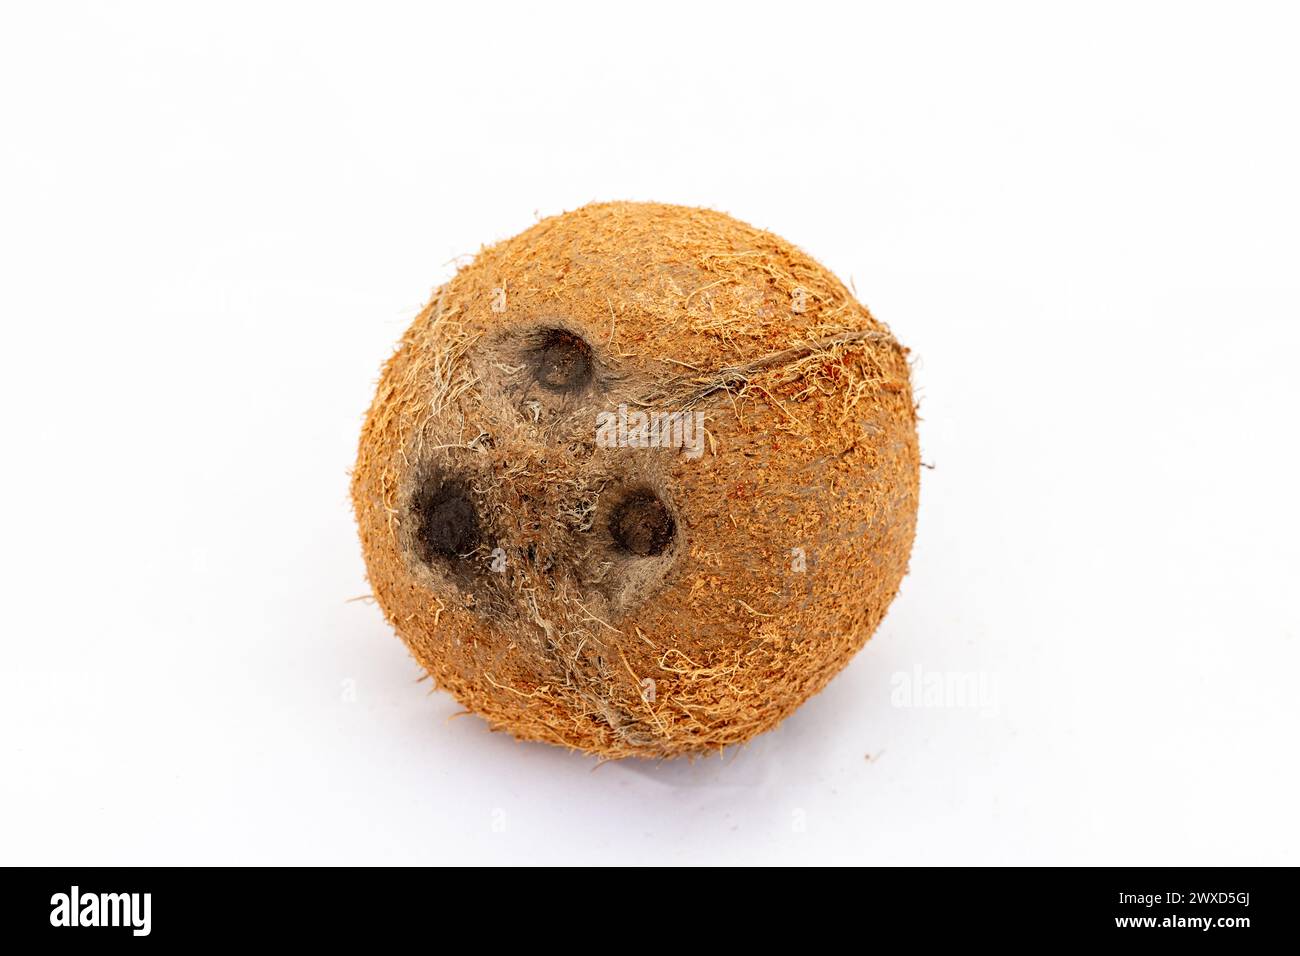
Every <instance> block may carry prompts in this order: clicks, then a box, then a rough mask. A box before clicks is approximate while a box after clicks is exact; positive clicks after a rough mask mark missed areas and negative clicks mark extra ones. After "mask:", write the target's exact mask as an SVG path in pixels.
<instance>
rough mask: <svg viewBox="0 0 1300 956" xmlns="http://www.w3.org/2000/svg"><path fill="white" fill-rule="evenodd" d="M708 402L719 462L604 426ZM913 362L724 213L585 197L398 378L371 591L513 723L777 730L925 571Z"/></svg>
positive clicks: (469, 296) (604, 740)
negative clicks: (643, 442) (614, 416)
mask: <svg viewBox="0 0 1300 956" xmlns="http://www.w3.org/2000/svg"><path fill="white" fill-rule="evenodd" d="M620 404H625V405H626V406H627V407H628V408H629V409H631V410H632V412H633V413H635V411H636V410H637V409H638V408H641V409H646V410H650V411H663V412H674V411H682V410H689V411H702V412H703V413H704V416H705V418H704V425H705V428H706V430H707V435H706V440H705V441H704V442H703V454H702V455H699V456H698V457H692V456H690V455H688V454H687V453H686V452H685V450H684V449H682V448H679V447H669V448H664V447H658V448H637V447H612V448H611V447H601V445H600V444H598V442H597V441H596V431H597V416H598V415H599V414H600V413H601V412H611V411H616V410H617V409H618V407H619V406H620ZM918 468H919V458H918V451H917V439H916V416H915V407H914V405H913V401H912V393H911V389H910V386H909V379H908V363H907V355H906V350H904V349H903V348H901V347H900V346H899V344H898V343H897V342H896V341H895V340H894V338H893V336H892V335H891V334H890V332H889V330H888V329H887V328H886V327H885V326H884V325H882V324H881V323H879V322H877V321H876V320H875V319H874V318H873V317H872V316H871V315H870V313H869V312H868V311H867V310H866V309H865V308H864V307H863V306H861V305H860V304H858V302H857V301H855V299H854V298H853V296H852V295H850V293H849V292H848V290H847V289H845V287H844V286H843V285H842V284H841V283H840V282H839V281H838V280H837V279H836V278H835V277H834V276H832V275H831V274H830V273H829V272H827V271H826V270H825V269H823V268H822V267H821V266H820V265H818V264H817V263H816V262H814V261H813V260H812V259H810V258H809V257H808V256H806V255H804V254H803V253H802V252H800V251H799V250H798V249H796V248H794V247H792V246H791V245H789V244H788V243H786V242H784V241H783V240H781V239H780V238H778V237H776V236H774V235H772V234H771V233H767V232H763V231H761V230H758V229H754V228H753V227H750V226H747V225H745V224H744V223H741V222H738V221H736V220H734V219H732V218H730V217H728V216H725V215H722V214H720V213H716V212H710V211H707V210H701V209H690V208H685V207H679V206H664V205H656V204H640V203H605V204H599V205H592V206H587V207H584V208H582V209H579V210H576V211H574V212H571V213H567V214H565V215H562V216H557V217H553V218H550V219H546V220H543V221H542V222H539V223H538V224H537V225H535V226H533V227H532V228H531V229H529V230H527V231H526V232H524V233H522V234H520V235H518V236H516V237H515V238H513V239H509V240H507V241H505V242H502V243H500V244H498V245H495V246H493V247H491V248H488V249H485V250H484V251H483V252H482V253H480V254H479V256H478V257H477V258H476V259H475V260H474V262H473V263H472V264H471V265H469V266H468V267H466V268H464V269H462V270H461V271H460V272H459V273H458V274H457V275H456V277H455V278H454V279H452V280H451V281H450V282H449V283H447V285H445V286H444V287H443V288H441V289H439V290H438V291H437V292H436V293H435V295H434V298H433V301H432V302H430V303H429V305H428V306H427V307H426V308H425V309H424V310H423V311H422V312H421V313H420V315H419V316H418V317H417V318H416V320H415V322H414V323H413V324H412V325H411V327H410V328H409V329H408V330H407V332H406V334H405V336H404V337H403V339H402V342H401V344H400V345H399V347H398V349H397V352H396V353H395V354H394V355H393V357H392V358H391V359H390V360H389V361H388V363H387V365H386V366H385V367H384V371H383V375H382V378H381V380H380V382H379V387H378V391H377V394H376V396H375V400H374V403H373V405H372V406H371V409H370V412H369V414H368V416H367V418H366V423H365V427H364V430H363V432H362V435H361V444H360V451H359V454H358V457H357V465H356V469H355V472H354V474H353V481H352V496H353V501H354V505H355V508H356V516H357V521H358V524H359V527H360V533H361V541H362V546H363V549H364V552H365V558H366V565H367V569H368V574H369V578H370V583H371V587H372V589H373V592H374V595H375V597H376V598H377V600H378V601H379V604H380V605H381V607H382V608H383V611H384V614H385V615H386V616H387V618H388V620H389V622H390V623H391V624H392V626H393V627H394V628H395V629H396V630H397V632H398V634H399V635H400V636H401V637H402V639H403V640H404V641H405V642H406V644H407V646H408V647H409V648H410V650H411V652H412V654H414V656H415V657H416V659H417V660H418V661H419V662H420V663H421V664H422V665H423V666H424V667H425V668H426V669H427V670H428V672H429V673H430V674H431V675H432V676H433V678H434V680H435V681H436V682H437V685H438V686H439V687H441V688H445V689H446V690H448V691H450V692H451V693H452V694H454V695H455V696H456V698H457V699H458V700H459V701H460V702H461V703H462V704H463V705H464V706H465V707H466V708H468V709H469V710H471V711H473V712H474V713H477V714H480V715H482V716H483V717H484V718H486V719H487V720H488V721H489V723H490V724H491V725H492V727H494V728H496V729H501V730H506V731H509V732H510V733H512V734H514V735H515V736H516V737H519V738H521V739H526V740H544V741H548V742H551V743H555V744H561V745H564V746H568V747H575V748H580V749H582V750H585V751H588V752H591V753H597V754H601V755H605V756H611V757H621V756H629V755H640V756H653V757H658V756H671V755H675V754H683V753H697V752H701V751H705V750H710V749H715V750H716V749H718V748H721V747H723V746H725V745H728V744H733V743H738V742H741V741H744V740H747V739H749V738H750V737H752V736H753V735H755V734H757V733H760V732H762V731H764V730H767V729H769V728H771V727H773V726H775V725H776V724H777V723H779V722H780V721H781V720H782V719H783V718H784V717H786V716H787V715H789V714H790V713H791V712H792V711H793V710H794V709H795V708H796V707H797V706H799V704H800V703H801V702H803V701H804V700H806V699H807V698H808V697H809V696H810V695H812V694H814V693H816V692H817V691H819V690H820V689H821V688H822V687H823V686H825V684H826V683H827V681H829V680H830V679H831V678H832V677H833V676H834V675H835V674H836V673H837V672H838V671H839V670H840V669H841V668H842V667H844V665H845V664H846V663H847V662H848V660H849V659H850V658H851V657H852V655H853V654H854V653H855V652H856V651H857V650H858V649H859V648H860V647H861V646H862V645H863V644H864V643H865V642H866V640H867V639H868V637H870V636H871V634H872V632H873V631H874V630H875V629H876V626H877V625H878V624H879V623H880V620H881V618H882V617H883V616H884V614H885V611H886V609H887V608H888V607H889V603H890V601H891V600H892V599H893V597H894V594H895V593H896V592H897V590H898V586H899V583H900V581H901V580H902V578H903V575H904V574H905V573H906V568H907V560H908V554H909V552H910V549H911V545H912V538H913V533H914V530H915V523H916V509H917V492H918Z"/></svg>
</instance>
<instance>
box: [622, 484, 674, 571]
mask: <svg viewBox="0 0 1300 956" xmlns="http://www.w3.org/2000/svg"><path fill="white" fill-rule="evenodd" d="M609 533H610V536H611V537H612V538H613V539H614V544H615V545H616V546H617V547H618V549H619V550H620V551H625V552H627V553H628V554H634V555H636V556H637V557H641V558H650V557H654V556H655V555H657V554H663V553H664V551H665V550H667V548H668V545H670V544H672V541H673V536H674V535H675V534H676V533H677V522H675V521H674V520H673V516H672V515H671V514H670V513H669V511H668V508H667V506H665V505H664V503H663V502H662V501H660V500H659V499H658V498H657V497H656V496H655V495H654V494H652V493H651V492H648V491H638V492H636V493H635V494H633V495H630V496H629V497H628V498H626V499H625V500H624V501H622V502H621V503H620V504H619V505H618V507H617V508H615V509H614V511H613V513H612V514H610V516H609Z"/></svg>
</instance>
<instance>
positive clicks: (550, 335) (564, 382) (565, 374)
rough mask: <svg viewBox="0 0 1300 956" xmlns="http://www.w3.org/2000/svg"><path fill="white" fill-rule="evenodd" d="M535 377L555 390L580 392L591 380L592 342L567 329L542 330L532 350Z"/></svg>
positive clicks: (542, 384)
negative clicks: (587, 341) (589, 342)
mask: <svg viewBox="0 0 1300 956" xmlns="http://www.w3.org/2000/svg"><path fill="white" fill-rule="evenodd" d="M532 363H533V377H534V378H535V379H536V381H537V384H539V385H541V386H542V388H545V389H547V390H548V391H552V392H560V393H571V392H580V391H582V390H583V389H584V388H586V387H587V386H588V385H589V384H591V380H592V378H593V374H592V365H593V361H592V353H591V346H590V345H588V344H587V343H586V342H585V341H584V340H583V339H582V338H581V337H580V336H577V335H574V334H573V333H572V332H566V331H565V330H564V329H547V330H545V331H544V332H542V334H541V337H540V338H539V339H538V341H537V344H536V345H535V346H534V347H533V351H532Z"/></svg>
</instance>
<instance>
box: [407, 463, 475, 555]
mask: <svg viewBox="0 0 1300 956" xmlns="http://www.w3.org/2000/svg"><path fill="white" fill-rule="evenodd" d="M414 511H415V514H416V518H417V520H418V521H419V529H418V530H417V531H416V539H417V540H418V541H419V544H420V551H421V554H422V555H423V557H424V560H426V561H432V560H433V558H434V557H440V558H463V557H465V556H467V555H469V554H470V553H472V552H473V551H474V550H475V549H476V548H478V546H479V544H480V543H481V541H482V535H481V533H480V530H479V521H478V509H477V508H475V507H474V500H473V499H472V498H471V497H470V494H469V488H468V487H466V485H465V484H464V483H462V482H457V481H435V482H431V483H429V484H427V485H426V486H425V487H423V488H421V489H420V491H419V492H418V493H417V494H416V496H415V502H414Z"/></svg>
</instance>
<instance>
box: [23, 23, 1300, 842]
mask: <svg viewBox="0 0 1300 956" xmlns="http://www.w3.org/2000/svg"><path fill="white" fill-rule="evenodd" d="M1048 7H1049V5H1043V4H1024V5H1017V6H1004V5H997V6H993V7H989V6H986V5H971V4H963V5H956V4H953V5H943V6H931V5H916V4H897V5H889V6H884V7H871V8H870V9H867V10H865V11H864V10H862V9H860V8H859V5H857V4H847V3H833V4H829V5H820V4H813V3H798V4H788V3H785V4H775V5H761V4H756V3H744V4H740V5H736V6H734V7H730V8H724V7H721V6H715V5H711V4H704V3H688V4H682V5H674V4H663V3H654V4H642V5H638V6H635V7H633V6H629V5H615V4H598V5H593V6H590V7H569V6H565V5H562V4H535V5H530V6H528V7H520V8H497V7H491V6H488V5H480V4H440V5H436V9H435V5H431V4H424V5H421V6H420V7H409V8H408V7H400V8H399V7H390V6H387V5H382V4H380V5H376V4H372V3H365V4H360V3H359V4H355V5H351V6H331V5H321V4H309V5H302V6H296V5H295V6H289V5H279V4H253V5H246V6H245V5H237V4H228V3H226V4H212V5H210V6H209V7H208V9H207V11H206V12H202V13H200V12H195V11H193V10H189V11H184V10H180V9H176V8H175V7H174V5H169V4H158V5H156V6H140V5H127V6H120V7H117V8H110V7H107V6H103V7H100V6H97V5H90V4H87V5H84V6H73V5H65V4H39V5H38V4H27V5H24V6H23V7H21V8H18V7H16V5H8V6H6V8H5V13H4V14H3V17H2V23H0V109H2V111H3V112H2V114H0V200H2V203H0V276H2V279H0V283H2V285H0V328H3V350H2V352H0V361H2V362H3V366H2V367H0V390H2V394H0V398H2V399H3V409H4V412H3V414H4V433H3V445H0V447H2V448H3V450H4V451H3V453H4V462H3V465H4V467H3V471H2V472H0V492H2V493H3V502H4V529H3V542H4V548H3V567H2V568H0V572H2V575H0V580H2V581H3V587H4V594H3V605H2V611H0V613H2V614H3V617H2V618H0V634H2V635H3V650H2V653H0V668H3V670H2V683H0V862H3V863H42V864H91V863H95V864H109V863H244V862H253V863H263V862H267V863H270V862H276V863H344V862H407V863H451V862H481V863H496V862H520V863H538V862H619V863H637V862H649V863H661V862H662V863H667V862H678V863H701V862H736V863H758V862H778V861H790V862H808V863H812V862H818V863H821V862H855V863H894V864H932V863H995V864H996V863H1020V862H1038V863H1117V864H1130V863H1144V864H1191V863H1206V864H1226V863H1291V864H1295V863H1300V836H1298V829H1297V826H1296V823H1295V814H1294V811H1295V806H1296V802H1297V798H1298V797H1300V794H1298V793H1297V789H1298V788H1297V783H1298V780H1300V771H1297V765H1296V757H1297V746H1296V733H1297V730H1298V729H1300V706H1298V705H1297V694H1296V674H1297V666H1298V665H1300V649H1298V645H1297V611H1296V598H1295V594H1296V580H1297V571H1298V570H1300V546H1298V545H1297V539H1298V537H1300V522H1298V521H1297V517H1298V509H1297V506H1296V498H1295V495H1296V489H1297V478H1298V477H1300V476H1298V475H1297V470H1298V469H1297V452H1296V435H1297V428H1296V421H1295V415H1296V412H1297V410H1298V409H1300V387H1298V386H1297V383H1296V378H1297V364H1298V363H1300V354H1298V353H1300V280H1298V279H1297V264H1298V263H1300V188H1298V187H1297V179H1298V176H1297V170H1298V169H1300V134H1298V133H1297V129H1298V126H1297V122H1296V100H1295V97H1296V91H1297V89H1300V66H1297V62H1298V61H1297V58H1296V56H1295V40H1296V35H1297V23H1296V22H1295V20H1294V19H1293V17H1294V14H1293V13H1291V14H1288V13H1287V12H1286V8H1284V7H1282V6H1278V7H1275V8H1270V7H1264V6H1257V5H1249V6H1247V5H1243V4H1235V3H1233V4H1230V3H1224V4H1220V5H1217V6H1198V5H1192V4H1170V5H1168V6H1154V5H1148V4H1127V3H1126V4H1117V5H1113V6H1112V5H1104V4H1077V5H1073V9H1067V8H1066V7H1065V6H1064V5H1055V4H1053V5H1050V9H1049V8H1048ZM604 199H638V200H658V201H664V202H676V203H684V204H692V205H707V206H712V207H714V208H718V209H721V210H724V211H727V212H730V213H732V214H733V215H736V216H738V217H740V218H742V219H745V220H746V221H749V222H753V223H754V224H756V225H759V226H762V227H765V228H769V229H772V230H773V231H775V232H777V233H779V234H781V235H783V236H785V237H786V238H788V239H790V240H791V241H793V242H796V243H798V244H800V245H801V246H803V247H804V248H805V249H807V250H808V251H809V252H810V253H812V254H813V255H814V256H816V257H817V258H819V259H820V260H821V261H823V262H824V263H825V264H826V265H828V266H829V267H830V268H831V269H833V270H835V271H836V272H837V273H839V274H840V275H841V276H842V277H843V278H845V279H846V280H848V279H849V278H852V280H853V282H854V284H855V286H856V288H857V290H858V293H859V295H860V297H861V298H862V300H863V301H864V302H865V303H866V304H867V305H868V306H869V307H870V308H871V309H872V310H873V311H874V312H875V313H876V314H877V315H878V316H880V317H881V318H882V319H884V320H885V321H887V322H888V323H890V325H891V326H892V327H893V329H894V331H895V333H896V334H897V335H898V337H899V338H900V339H901V340H902V341H903V342H905V343H906V344H907V345H909V346H910V347H911V348H912V349H913V350H914V352H915V354H916V357H917V365H916V373H915V381H916V386H917V390H918V394H919V396H920V397H921V399H922V414H923V416H924V422H923V423H922V426H921V439H922V447H923V456H924V458H925V460H926V461H927V462H929V463H931V464H933V465H934V466H935V468H934V470H933V471H929V470H927V471H925V472H924V475H923V488H922V507H921V514H920V527H919V533H918V538H917V542H916V549H915V554H914V559H913V562H912V570H911V574H910V576H909V577H908V578H907V579H906V581H905V582H904V585H903V589H902V592H901V594H900V596H899V598H898V600H897V601H896V602H895V604H894V606H893V608H892V610H891V611H890V613H889V616H888V618H887V619H886V621H885V623H884V625H883V626H882V627H881V629H880V631H879V632H878V633H877V635H876V637H875V638H874V639H873V640H872V641H871V643H870V644H869V645H868V646H867V648H866V649H865V650H864V651H863V652H862V653H861V654H860V655H858V657H857V658H856V659H855V661H854V662H853V664H852V665H851V666H850V667H849V668H848V669H847V670H846V671H845V672H844V673H843V674H842V675H841V676H840V677H839V678H837V679H836V680H835V681H834V682H833V683H832V685H831V686H830V688H829V689H828V690H826V691H825V692H824V693H822V694H821V695H819V696H818V697H816V698H814V699H813V700H811V701H809V702H808V703H807V704H806V705H805V706H804V707H803V708H802V709H801V710H800V711H799V712H798V713H797V714H796V715H795V716H794V717H793V718H791V719H790V720H789V721H787V722H786V723H785V724H784V725H783V726H782V727H781V728H780V729H779V730H777V731H775V732H772V733H769V734H767V735H765V736H764V737H761V738H759V739H758V740H756V741H754V742H753V743H752V744H751V745H749V746H748V747H746V748H743V749H740V750H738V751H729V752H728V753H727V754H725V755H724V756H723V757H722V758H721V759H718V758H716V757H715V758H711V759H708V760H701V761H697V762H695V763H694V764H692V763H687V762H675V763H664V764H643V763H638V762H634V761H633V762H624V763H612V764H610V763H607V764H604V765H602V766H599V767H597V766H596V762H595V761H594V760H592V759H590V758H586V757H582V756H580V755H576V754H569V753H566V752H564V751H562V750H559V749H554V748H550V747H546V746H542V745H532V744H529V745H524V744H517V743H515V742H513V741H512V740H510V739H509V738H508V737H506V736H504V735H500V734H491V733H489V732H487V730H486V729H485V726H484V725H483V723H482V722H481V721H479V720H478V719H477V718H474V717H462V718H459V719H455V720H451V719H449V718H451V717H452V715H453V714H455V713H456V712H457V710H458V707H457V705H456V704H455V702H454V701H453V700H452V699H451V698H450V697H449V696H447V695H445V694H440V693H438V694H433V695H430V694H429V692H428V688H429V685H428V683H427V682H420V681H419V680H418V678H419V677H420V671H419V668H418V667H417V666H416V665H415V663H414V662H413V661H412V660H411V659H410V658H409V656H408V655H407V653H406V651H405V650H404V649H403V647H402V645H401V644H400V642H399V641H398V640H397V639H396V638H395V637H394V636H393V635H392V633H391V632H390V631H389V629H388V628H387V627H386V625H385V624H384V622H383V620H382V617H381V615H380V612H379V610H378V609H377V608H376V607H375V606H374V605H373V604H369V603H367V602H365V601H357V602H353V603H348V600H349V599H350V598H354V597H356V596H358V595H362V594H365V593H366V592H367V585H366V582H365V579H364V570H363V566H362V561H361V556H360V550H359V546H358V543H357V539H356V535H355V531H354V528H353V523H352V517H351V513H350V509H349V503H348V496H347V484H348V469H349V468H350V466H351V463H352V458H353V455H354V451H355V443H356V438H357V434H358V430H359V428H360V424H361V416H362V414H363V412H364V410H365V408H366V406H367V405H368V403H369V400H370V396H371V393H372V389H373V386H374V382H375V379H376V376H377V374H378V370H379V366H380V364H381V362H382V361H383V360H384V359H385V358H386V357H387V355H388V354H389V353H390V351H391V349H392V347H393V344H394V343H395V342H396V340H397V338H398V336H399V335H400V333H401V332H402V330H403V328H404V327H405V326H406V324H407V323H408V322H409V321H410V320H411V319H412V318H413V316H414V315H415V313H416V311H417V310H418V309H419V308H420V306H421V305H422V304H423V302H424V301H425V300H426V298H427V297H428V295H429V293H430V292H431V290H432V289H433V288H434V287H435V286H436V285H438V284H439V283H441V282H442V281H444V280H445V279H446V278H448V277H449V276H450V275H451V274H452V272H453V271H454V264H453V260H454V259H456V257H461V256H466V255H469V254H472V253H473V252H475V251H476V250H477V249H478V248H479V246H480V245H482V244H485V243H489V242H492V241H495V240H498V239H501V238H504V237H507V236H509V235H512V234H514V233H515V232H517V231H519V230H521V229H523V228H526V227H527V226H528V225H530V224H531V223H532V222H534V221H535V218H536V217H537V216H539V215H541V216H544V215H550V214H554V213H558V212H562V211H564V210H566V209H571V208H574V207H576V206H579V205H582V204H583V203H586V202H589V201H592V200H604ZM917 668H920V669H921V673H922V674H925V675H929V674H939V675H958V676H961V675H976V676H978V677H979V678H981V679H983V680H985V681H986V684H987V685H988V686H990V687H991V688H993V692H992V693H991V694H990V695H989V696H988V697H987V698H986V699H985V700H984V701H982V706H975V707H969V706H968V707H956V706H948V707H911V708H908V707H900V706H894V704H895V703H896V701H893V700H891V696H892V691H893V689H894V687H895V686H896V684H897V680H898V679H896V678H895V676H894V675H896V674H899V673H903V674H908V675H912V674H915V673H916V669H917ZM909 679H912V678H909Z"/></svg>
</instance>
